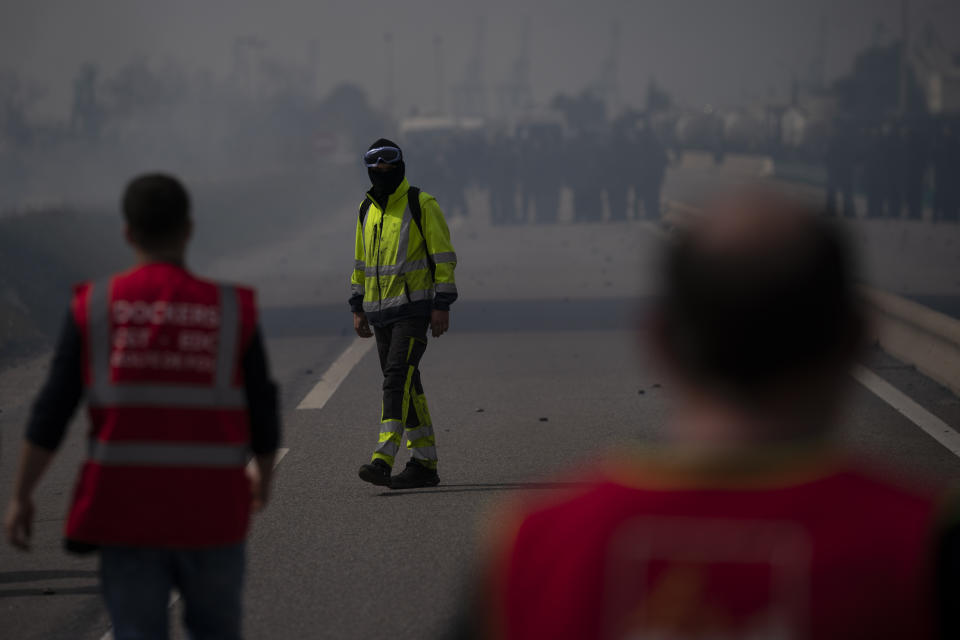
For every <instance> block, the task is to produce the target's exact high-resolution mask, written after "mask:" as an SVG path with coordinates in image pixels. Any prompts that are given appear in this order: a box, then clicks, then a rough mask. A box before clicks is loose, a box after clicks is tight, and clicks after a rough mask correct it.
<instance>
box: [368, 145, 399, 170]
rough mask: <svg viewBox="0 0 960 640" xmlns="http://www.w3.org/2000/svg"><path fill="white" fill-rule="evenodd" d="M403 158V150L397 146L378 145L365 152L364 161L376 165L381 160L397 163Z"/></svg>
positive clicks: (371, 165)
mask: <svg viewBox="0 0 960 640" xmlns="http://www.w3.org/2000/svg"><path fill="white" fill-rule="evenodd" d="M401 160H403V152H401V151H400V149H398V148H396V147H377V148H376V149H370V151H367V152H366V153H365V154H363V163H364V164H366V165H367V166H368V167H375V166H377V164H378V163H380V162H385V163H387V164H396V163H398V162H400V161H401Z"/></svg>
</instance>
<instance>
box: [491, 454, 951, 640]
mask: <svg viewBox="0 0 960 640" xmlns="http://www.w3.org/2000/svg"><path fill="white" fill-rule="evenodd" d="M648 463H649V464H638V463H636V462H634V463H631V465H630V466H629V467H619V468H618V467H614V468H612V469H611V472H610V473H608V474H607V475H606V477H604V478H601V479H599V480H596V481H594V482H591V483H589V484H588V485H587V486H585V487H583V488H582V489H581V490H579V491H577V492H576V493H575V494H574V495H570V496H566V497H565V498H563V499H561V500H558V501H555V502H553V503H550V504H546V505H540V506H537V507H535V508H533V509H529V510H527V511H525V512H524V515H523V516H522V517H521V518H520V519H519V521H518V524H517V525H516V527H515V528H513V529H512V530H511V532H510V533H509V534H508V535H507V536H506V544H505V545H504V547H503V548H502V549H501V551H500V553H499V555H498V560H497V563H496V564H495V566H494V569H493V575H492V576H491V582H490V583H489V585H490V586H491V587H492V591H491V592H490V593H489V594H488V597H489V598H490V600H489V602H491V603H492V605H493V613H494V615H493V618H492V620H493V622H494V630H493V631H494V633H493V635H494V637H498V638H517V639H520V638H523V639H530V638H553V639H558V638H578V639H583V638H651V639H654V638H656V639H660V638H676V639H679V638H887V637H889V638H911V639H914V638H928V637H931V636H932V633H933V629H932V621H933V617H934V611H933V607H932V603H933V593H932V591H933V583H934V581H933V575H932V567H931V558H932V546H931V545H932V537H933V534H934V530H935V520H936V516H937V505H938V501H937V500H936V499H935V497H934V495H933V494H928V493H923V492H918V491H912V490H908V489H905V488H903V487H900V486H899V485H897V484H895V483H892V482H889V481H886V480H882V479H878V478H877V477H876V476H874V475H872V474H871V473H868V472H864V471H861V470H858V469H857V468H856V467H854V466H851V465H846V464H841V463H839V462H833V463H831V462H828V461H827V460H825V459H817V460H809V459H805V460H803V461H802V462H797V461H790V460H785V461H784V464H783V465H781V466H779V467H778V468H775V469H771V468H769V467H768V468H767V469H750V468H740V469H739V470H737V469H735V470H734V475H732V476H731V475H728V474H718V473H717V472H716V471H717V470H716V469H713V470H711V469H704V468H702V467H697V466H685V467H684V466H681V467H680V468H676V467H674V468H659V469H657V467H662V465H658V464H656V463H654V462H653V461H648ZM644 467H646V468H647V469H648V471H646V472H643V473H640V472H638V471H637V469H642V468H644ZM651 468H653V469H654V470H650V469H651Z"/></svg>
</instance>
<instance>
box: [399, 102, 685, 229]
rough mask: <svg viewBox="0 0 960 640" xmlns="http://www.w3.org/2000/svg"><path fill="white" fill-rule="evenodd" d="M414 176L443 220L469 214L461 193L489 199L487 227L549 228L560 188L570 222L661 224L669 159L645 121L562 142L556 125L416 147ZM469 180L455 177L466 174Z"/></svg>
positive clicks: (428, 142)
mask: <svg viewBox="0 0 960 640" xmlns="http://www.w3.org/2000/svg"><path fill="white" fill-rule="evenodd" d="M417 147H418V148H417V150H416V151H415V152H412V153H411V157H413V155H414V154H416V156H417V157H416V163H417V167H418V175H419V176H420V178H421V180H422V182H423V183H424V184H429V185H436V186H434V187H432V188H433V189H434V191H435V195H436V198H437V201H438V202H440V203H441V205H442V206H443V208H444V210H445V211H447V212H448V213H454V214H455V213H460V214H464V215H465V214H467V213H468V205H467V201H466V193H467V191H468V189H479V190H481V191H484V192H486V193H487V194H488V195H489V203H490V219H491V222H492V223H493V224H500V225H507V224H526V223H528V222H535V223H537V224H553V223H556V222H557V220H558V212H559V209H560V197H561V192H562V190H563V189H564V188H569V189H570V190H571V191H572V194H573V210H574V212H573V219H574V221H575V222H589V221H601V220H603V219H604V211H605V210H606V211H608V212H609V213H608V214H607V217H608V219H609V220H627V219H629V218H632V217H636V218H638V219H639V218H648V219H657V218H659V217H660V192H661V189H662V187H663V180H664V176H665V174H666V167H667V164H668V157H667V152H666V149H665V148H664V145H663V144H662V143H661V142H660V140H659V139H658V138H657V136H656V134H655V133H654V132H653V131H652V129H651V128H650V127H649V125H648V123H647V122H646V121H645V120H642V119H641V120H635V121H632V122H628V123H623V124H620V125H618V126H616V127H614V128H612V129H611V130H610V131H597V130H583V131H578V132H574V133H573V135H564V131H563V129H562V128H561V127H560V125H558V124H553V123H550V124H531V125H525V126H521V127H518V129H517V131H516V134H515V135H513V136H507V135H505V134H503V133H497V134H492V135H490V136H487V135H485V134H484V133H483V132H477V133H475V134H460V135H457V136H437V137H433V138H425V139H423V140H418V141H417ZM465 160H467V161H469V162H468V164H467V166H470V167H471V169H470V171H469V172H462V171H461V170H458V171H454V170H453V167H454V166H456V167H461V168H462V167H463V166H465V163H464V161H465Z"/></svg>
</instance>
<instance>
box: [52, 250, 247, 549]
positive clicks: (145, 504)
mask: <svg viewBox="0 0 960 640" xmlns="http://www.w3.org/2000/svg"><path fill="white" fill-rule="evenodd" d="M72 312H73V316H74V320H75V322H76V323H77V326H78V328H79V329H80V332H81V335H82V337H83V344H84V386H85V392H86V396H87V405H88V409H89V416H90V425H91V428H90V434H89V435H90V440H89V450H88V459H87V461H86V462H85V464H84V465H83V468H82V470H81V472H80V479H79V482H78V485H77V489H76V492H75V495H74V501H73V505H72V508H71V510H70V515H69V517H68V520H67V525H66V537H67V538H68V539H69V540H75V541H80V542H86V543H91V544H100V545H105V544H109V545H122V546H159V547H206V546H214V545H225V544H234V543H237V542H240V541H242V540H243V539H244V537H245V536H246V531H247V524H248V519H249V504H250V493H249V483H248V480H247V478H246V476H245V473H244V466H245V464H246V461H247V458H248V456H249V454H248V449H249V423H248V415H247V408H246V399H245V395H244V387H243V371H242V367H241V366H240V362H241V358H242V354H243V353H244V351H245V349H246V346H247V345H248V344H249V342H250V340H251V338H252V336H253V332H254V327H255V326H256V310H255V304H254V293H253V291H252V290H250V289H246V288H242V287H236V286H233V285H221V284H216V283H212V282H207V281H204V280H200V279H198V278H196V277H194V276H192V275H191V274H189V273H188V272H187V271H185V270H184V269H182V268H180V267H177V266H174V265H170V264H150V265H146V266H143V267H140V268H138V269H135V270H133V271H130V272H127V273H124V274H121V275H118V276H114V277H113V278H110V279H109V280H105V281H102V282H95V283H92V284H90V283H88V284H84V285H80V286H79V287H78V288H77V290H76V293H75V295H74V299H73V303H72Z"/></svg>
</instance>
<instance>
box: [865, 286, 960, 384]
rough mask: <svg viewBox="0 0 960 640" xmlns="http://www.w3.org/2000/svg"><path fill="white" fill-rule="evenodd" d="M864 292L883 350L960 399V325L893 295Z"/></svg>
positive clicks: (877, 338)
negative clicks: (911, 366)
mask: <svg viewBox="0 0 960 640" xmlns="http://www.w3.org/2000/svg"><path fill="white" fill-rule="evenodd" d="M862 290H863V293H864V295H865V297H866V300H867V302H868V304H869V306H870V308H871V310H872V311H873V326H872V330H873V334H874V335H873V337H874V338H875V339H876V341H877V343H878V344H879V345H880V347H881V348H882V349H883V350H884V351H886V352H887V353H889V354H890V355H892V356H893V357H894V358H897V359H898V360H901V361H902V362H904V363H906V364H910V365H913V366H914V367H916V368H917V370H918V371H920V372H921V373H923V374H924V375H926V376H927V377H929V378H931V379H933V380H936V381H937V382H939V383H940V384H942V385H943V386H945V387H947V388H948V389H950V390H951V391H953V393H955V394H957V395H960V321H958V320H956V319H954V318H951V317H950V316H947V315H944V314H942V313H940V312H938V311H934V310H933V309H930V308H928V307H925V306H923V305H922V304H918V303H916V302H913V301H912V300H907V299H905V298H901V297H900V296H898V295H895V294H892V293H887V292H885V291H879V290H877V289H873V288H870V287H866V286H865V287H862Z"/></svg>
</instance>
